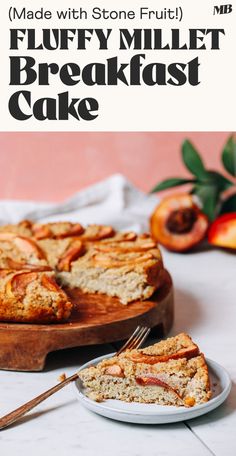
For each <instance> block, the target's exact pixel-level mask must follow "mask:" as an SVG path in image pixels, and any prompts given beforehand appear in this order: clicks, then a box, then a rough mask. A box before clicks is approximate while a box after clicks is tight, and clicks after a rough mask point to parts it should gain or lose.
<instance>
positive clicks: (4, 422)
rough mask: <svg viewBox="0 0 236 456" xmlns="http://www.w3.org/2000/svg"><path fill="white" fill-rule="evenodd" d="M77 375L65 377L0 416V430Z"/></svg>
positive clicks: (73, 379) (72, 380)
mask: <svg viewBox="0 0 236 456" xmlns="http://www.w3.org/2000/svg"><path fill="white" fill-rule="evenodd" d="M78 377H79V376H78V374H74V375H71V376H70V377H68V378H66V380H63V381H62V382H60V383H58V384H57V385H55V386H53V387H52V388H50V389H49V390H47V391H44V393H42V394H40V395H39V396H37V397H35V398H34V399H32V400H31V401H29V402H26V403H25V404H23V405H21V406H20V407H18V408H17V409H16V410H13V412H10V413H8V414H7V415H5V416H3V417H2V418H0V430H1V429H3V428H6V427H8V426H10V425H11V424H12V423H15V421H17V420H19V418H21V417H22V416H23V415H25V413H27V412H29V411H30V410H32V409H33V408H34V407H36V405H38V404H40V403H41V402H43V401H45V399H47V398H48V397H50V396H51V395H52V394H54V393H56V392H57V391H59V390H60V389H62V388H64V386H66V385H68V384H69V383H71V382H74V381H75V380H77V378H78Z"/></svg>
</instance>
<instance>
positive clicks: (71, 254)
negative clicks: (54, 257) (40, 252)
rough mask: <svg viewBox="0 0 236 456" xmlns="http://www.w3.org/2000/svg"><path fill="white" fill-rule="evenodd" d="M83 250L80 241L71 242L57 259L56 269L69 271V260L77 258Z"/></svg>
mask: <svg viewBox="0 0 236 456" xmlns="http://www.w3.org/2000/svg"><path fill="white" fill-rule="evenodd" d="M83 252H84V246H83V244H82V242H81V241H79V240H76V241H74V242H72V244H71V246H70V247H69V248H68V250H66V251H65V253H64V254H63V255H62V256H61V258H60V259H59V261H58V264H57V269H58V270H59V271H70V268H71V262H72V261H75V260H77V258H79V257H80V256H81V255H82V254H83Z"/></svg>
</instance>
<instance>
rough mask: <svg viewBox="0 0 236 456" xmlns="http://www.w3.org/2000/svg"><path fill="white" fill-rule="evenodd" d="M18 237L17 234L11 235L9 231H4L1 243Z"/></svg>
mask: <svg viewBox="0 0 236 456" xmlns="http://www.w3.org/2000/svg"><path fill="white" fill-rule="evenodd" d="M16 236H17V235H16V233H9V232H8V231H3V232H2V233H0V241H11V240H12V239H14V238H15V237H16Z"/></svg>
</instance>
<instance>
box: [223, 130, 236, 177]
mask: <svg viewBox="0 0 236 456" xmlns="http://www.w3.org/2000/svg"><path fill="white" fill-rule="evenodd" d="M221 159H222V163H223V165H224V167H225V169H226V171H228V173H229V174H231V175H232V176H236V141H234V138H233V136H231V137H230V138H229V139H228V141H227V143H226V145H225V147H224V149H223V152H222V157H221Z"/></svg>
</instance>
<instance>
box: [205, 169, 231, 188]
mask: <svg viewBox="0 0 236 456" xmlns="http://www.w3.org/2000/svg"><path fill="white" fill-rule="evenodd" d="M207 174H208V176H207V178H206V180H205V183H206V184H209V185H214V186H215V187H217V189H218V191H219V192H223V191H224V190H227V189H228V188H230V187H232V185H234V184H233V182H231V181H230V180H229V179H227V177H225V176H223V174H220V173H218V172H217V171H208V172H207Z"/></svg>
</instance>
